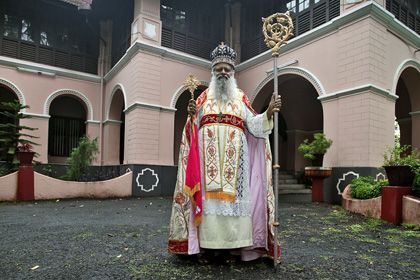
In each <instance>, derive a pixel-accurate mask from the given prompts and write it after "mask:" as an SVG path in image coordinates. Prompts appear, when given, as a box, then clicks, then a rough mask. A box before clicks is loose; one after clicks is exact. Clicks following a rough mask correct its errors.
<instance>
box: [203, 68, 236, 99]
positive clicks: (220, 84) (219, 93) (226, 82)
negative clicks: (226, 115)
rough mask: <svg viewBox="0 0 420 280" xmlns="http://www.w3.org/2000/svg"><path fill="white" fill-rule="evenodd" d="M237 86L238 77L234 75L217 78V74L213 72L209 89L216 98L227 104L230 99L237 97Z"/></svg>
mask: <svg viewBox="0 0 420 280" xmlns="http://www.w3.org/2000/svg"><path fill="white" fill-rule="evenodd" d="M237 88H238V85H237V84H236V79H235V77H234V76H233V75H232V76H230V77H229V78H228V79H223V78H222V79H217V77H216V75H215V74H214V73H212V75H211V81H210V85H209V90H210V92H211V93H212V94H214V96H215V97H216V100H218V101H220V102H221V103H222V104H226V102H227V101H228V100H231V99H233V98H234V97H235V95H236V91H237Z"/></svg>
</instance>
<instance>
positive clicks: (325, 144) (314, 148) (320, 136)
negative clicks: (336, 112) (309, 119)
mask: <svg viewBox="0 0 420 280" xmlns="http://www.w3.org/2000/svg"><path fill="white" fill-rule="evenodd" d="M331 144H332V140H330V139H328V138H326V137H325V134H324V133H315V134H314V139H313V140H312V141H311V142H309V139H305V140H304V141H303V143H301V144H300V145H299V147H298V150H299V152H301V153H303V157H304V158H307V159H310V160H313V159H315V155H316V154H322V155H323V154H325V153H326V152H327V150H328V148H329V147H330V146H331Z"/></svg>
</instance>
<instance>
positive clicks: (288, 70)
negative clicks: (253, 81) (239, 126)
mask: <svg viewBox="0 0 420 280" xmlns="http://www.w3.org/2000/svg"><path fill="white" fill-rule="evenodd" d="M277 74H278V76H282V75H286V74H294V75H298V76H301V77H303V78H305V79H306V80H307V81H308V82H310V83H311V84H312V86H313V87H314V88H315V90H316V91H317V93H318V96H323V95H325V89H324V87H323V86H322V84H321V82H320V81H319V80H318V78H317V77H316V76H315V75H314V74H312V73H311V72H310V71H308V70H306V69H304V68H301V67H285V68H281V69H279V70H278V73H277ZM273 79H274V72H272V71H271V73H270V74H269V75H268V76H267V77H266V78H265V79H264V80H263V81H262V82H260V83H259V84H258V86H257V87H256V88H255V89H254V90H253V91H252V94H251V96H250V97H249V101H250V102H251V103H253V102H254V100H255V98H256V97H257V95H258V94H259V93H260V91H261V90H262V89H263V87H264V86H265V85H267V84H268V83H269V82H270V81H271V80H273Z"/></svg>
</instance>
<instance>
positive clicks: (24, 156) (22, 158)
mask: <svg viewBox="0 0 420 280" xmlns="http://www.w3.org/2000/svg"><path fill="white" fill-rule="evenodd" d="M16 155H17V159H18V160H19V162H20V165H29V164H32V160H33V158H34V155H35V152H34V151H33V150H32V145H31V144H29V143H24V144H21V145H20V146H18V147H17V153H16Z"/></svg>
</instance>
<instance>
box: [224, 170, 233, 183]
mask: <svg viewBox="0 0 420 280" xmlns="http://www.w3.org/2000/svg"><path fill="white" fill-rule="evenodd" d="M225 173H226V178H227V179H228V180H229V181H231V180H232V178H233V175H235V173H234V172H233V170H232V169H230V168H228V169H227V170H226V171H225Z"/></svg>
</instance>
